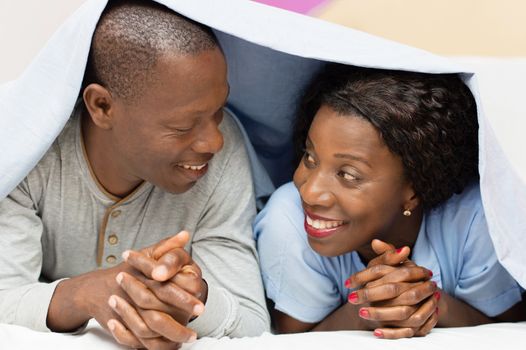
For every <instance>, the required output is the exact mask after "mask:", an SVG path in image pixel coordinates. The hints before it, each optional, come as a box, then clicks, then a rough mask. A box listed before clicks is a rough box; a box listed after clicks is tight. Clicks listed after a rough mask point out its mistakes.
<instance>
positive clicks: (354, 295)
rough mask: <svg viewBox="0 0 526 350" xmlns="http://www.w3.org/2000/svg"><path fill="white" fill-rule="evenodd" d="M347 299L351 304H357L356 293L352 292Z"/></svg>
mask: <svg viewBox="0 0 526 350" xmlns="http://www.w3.org/2000/svg"><path fill="white" fill-rule="evenodd" d="M348 299H349V302H351V303H353V304H354V303H356V302H358V293H356V292H352V293H351V294H349V298H348Z"/></svg>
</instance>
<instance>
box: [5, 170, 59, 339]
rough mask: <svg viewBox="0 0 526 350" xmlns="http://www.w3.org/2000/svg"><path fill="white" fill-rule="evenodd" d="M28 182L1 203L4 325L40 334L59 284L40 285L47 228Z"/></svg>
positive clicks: (46, 328)
mask: <svg viewBox="0 0 526 350" xmlns="http://www.w3.org/2000/svg"><path fill="white" fill-rule="evenodd" d="M26 181H27V180H24V182H22V183H21V184H20V185H19V186H18V187H17V188H15V189H14V190H13V191H12V192H11V193H10V194H9V196H8V197H7V198H5V199H3V200H2V201H0V323H9V324H16V325H20V326H24V327H28V328H31V329H34V330H38V331H49V328H48V327H47V325H46V317H47V310H48V305H49V303H50V301H51V298H52V296H53V293H54V291H55V288H56V286H57V284H58V283H59V282H60V281H56V282H53V283H49V284H48V283H40V282H39V278H40V274H41V269H42V244H41V237H42V232H43V224H42V221H41V219H40V218H39V216H38V215H37V207H36V204H34V202H33V200H32V198H31V196H30V195H29V189H28V185H27V182H26Z"/></svg>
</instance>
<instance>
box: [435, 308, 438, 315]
mask: <svg viewBox="0 0 526 350" xmlns="http://www.w3.org/2000/svg"><path fill="white" fill-rule="evenodd" d="M435 313H436V314H437V315H438V307H437V308H436V310H435Z"/></svg>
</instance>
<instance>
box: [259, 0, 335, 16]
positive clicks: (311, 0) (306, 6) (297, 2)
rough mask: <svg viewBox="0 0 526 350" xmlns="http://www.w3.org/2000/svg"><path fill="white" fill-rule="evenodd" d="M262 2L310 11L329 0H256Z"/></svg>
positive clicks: (302, 11) (283, 7)
mask: <svg viewBox="0 0 526 350" xmlns="http://www.w3.org/2000/svg"><path fill="white" fill-rule="evenodd" d="M254 1H256V2H260V3H262V4H267V5H270V6H274V7H279V8H282V9H285V10H289V11H294V12H299V13H303V14H306V13H309V12H310V11H311V10H312V9H313V8H315V7H317V6H319V5H321V4H323V3H324V2H327V1H328V0H254Z"/></svg>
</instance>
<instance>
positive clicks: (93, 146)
mask: <svg viewBox="0 0 526 350" xmlns="http://www.w3.org/2000/svg"><path fill="white" fill-rule="evenodd" d="M81 92H82V101H80V102H79V103H78V104H77V107H76V108H75V111H74V113H73V115H72V117H71V119H70V121H69V122H68V124H67V125H66V127H65V128H64V130H63V131H62V133H61V134H60V136H59V137H58V138H57V140H56V141H55V143H54V144H53V146H52V147H51V148H50V150H49V151H48V152H47V153H46V155H45V156H44V157H43V159H42V160H41V161H40V162H39V164H38V165H37V166H36V167H35V168H34V169H33V170H32V171H31V173H30V174H29V175H28V176H27V177H26V178H25V179H24V181H23V182H22V183H21V184H20V185H19V186H18V187H17V188H16V189H15V190H14V191H13V192H12V193H11V194H10V195H9V196H8V197H7V198H6V199H5V200H3V201H1V202H0V242H1V244H0V311H1V312H0V322H2V323H12V324H19V325H22V326H26V327H30V328H33V329H36V330H42V331H46V330H51V331H57V332H74V331H76V330H78V329H80V328H81V327H82V326H83V325H84V324H85V323H86V322H87V321H88V320H89V319H90V318H95V319H96V320H97V321H98V322H99V323H100V324H101V325H103V326H104V327H108V328H109V329H110V331H111V332H112V334H113V336H114V337H115V338H116V340H117V341H118V342H119V343H121V344H124V345H128V346H131V347H146V348H171V347H177V346H178V345H179V344H180V343H182V342H186V341H192V340H193V339H195V337H196V336H216V337H219V336H223V335H228V336H249V335H259V334H260V333H262V332H263V331H266V330H268V327H269V326H268V322H269V321H268V313H267V311H266V308H265V304H264V293H263V288H262V284H261V279H260V276H259V268H258V265H257V257H256V251H255V245H254V242H253V240H252V235H251V226H250V225H251V220H252V218H253V216H254V214H255V205H254V194H253V188H252V182H251V178H250V170H249V164H248V158H247V154H246V151H245V149H244V147H243V144H242V142H243V141H242V137H241V135H240V131H239V129H237V126H236V124H235V123H234V122H233V120H232V117H231V116H229V115H228V114H227V113H226V112H225V111H223V109H222V107H223V105H224V103H225V101H226V98H227V96H228V84H227V81H226V64H225V60H224V57H223V55H222V52H221V50H220V48H219V47H218V44H217V42H216V40H215V37H214V36H213V34H212V33H211V32H210V31H209V30H208V29H206V28H203V27H202V26H200V25H198V24H196V23H193V22H191V21H189V20H188V19H185V18H182V17H180V16H179V15H177V14H175V13H173V12H172V11H170V10H168V9H167V8H165V7H163V6H161V5H158V4H156V3H153V2H149V1H113V2H110V5H109V6H108V8H107V9H106V10H105V12H104V13H103V15H102V17H101V19H100V21H99V24H98V25H97V28H96V31H95V34H94V37H93V42H92V48H91V52H90V57H89V59H88V65H87V69H86V74H85V78H84V84H83V89H82V91H81ZM183 229H185V230H188V232H190V234H189V233H187V232H182V233H180V234H178V235H176V236H174V237H172V238H169V239H167V240H164V239H165V238H167V237H169V236H172V235H173V234H174V233H177V232H179V231H181V230H183ZM144 247H147V248H144ZM183 247H185V248H186V249H183ZM141 248H144V249H142V250H141V251H140V252H136V251H129V250H130V249H141ZM123 253H124V257H125V258H126V260H127V263H126V262H122V263H120V256H121V254H123ZM203 310H204V311H203ZM194 331H195V332H196V333H194Z"/></svg>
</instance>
